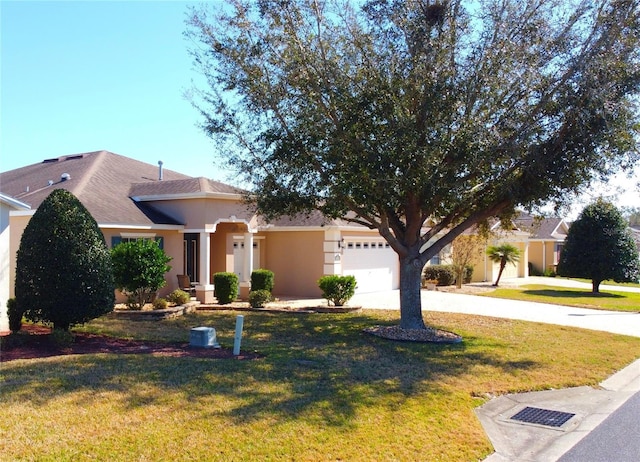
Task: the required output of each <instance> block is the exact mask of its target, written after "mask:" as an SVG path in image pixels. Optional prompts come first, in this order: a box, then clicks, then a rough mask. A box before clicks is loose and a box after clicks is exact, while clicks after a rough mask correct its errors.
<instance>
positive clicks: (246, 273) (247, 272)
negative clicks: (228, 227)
mask: <svg viewBox="0 0 640 462" xmlns="http://www.w3.org/2000/svg"><path fill="white" fill-rule="evenodd" d="M243 263H244V264H243V265H242V280H243V281H244V282H249V281H250V280H251V272H252V271H253V233H244V262H243Z"/></svg>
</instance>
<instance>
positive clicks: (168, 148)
mask: <svg viewBox="0 0 640 462" xmlns="http://www.w3.org/2000/svg"><path fill="white" fill-rule="evenodd" d="M214 1H222V0H210V1H209V2H208V3H212V2H214ZM189 4H194V3H193V2H182V1H99V0H96V1H85V2H77V1H38V2H36V1H28V0H27V1H5V0H0V21H1V24H0V30H1V50H0V56H1V60H0V76H1V80H0V171H7V170H12V169H15V168H18V167H22V166H25V165H30V164H33V163H38V162H41V161H42V160H44V159H48V158H52V157H58V156H63V155H69V154H75V153H81V152H88V151H96V150H101V149H106V150H109V151H112V152H115V153H118V154H122V155H124V156H127V157H132V158H135V159H138V160H141V161H144V162H148V163H150V164H154V165H155V164H157V162H158V161H159V160H162V161H163V162H164V166H165V168H168V169H171V170H176V171H179V172H181V173H185V174H187V175H191V176H204V177H208V178H213V179H216V180H219V181H225V182H229V183H232V184H233V179H232V178H233V177H232V175H231V174H230V172H228V171H224V170H221V168H220V166H219V164H218V166H214V160H215V159H216V153H215V151H214V148H213V145H212V143H211V142H210V140H209V139H208V138H207V137H206V136H205V135H204V134H203V132H202V131H201V130H200V129H199V128H197V126H196V125H197V123H198V122H199V115H198V113H197V112H196V110H195V109H194V108H193V107H192V106H191V105H190V103H189V102H188V101H187V100H185V98H184V97H183V93H184V91H185V90H187V89H189V88H190V87H191V81H192V80H193V79H196V80H197V79H198V78H199V76H198V74H197V73H196V72H195V71H193V69H192V65H191V58H190V57H189V55H188V52H187V50H188V47H189V44H188V42H187V41H186V40H185V39H184V38H183V35H182V33H183V31H184V30H185V27H186V26H185V19H186V14H187V11H188V8H187V7H188V5H189ZM634 183H640V169H638V172H636V176H635V179H634V180H626V179H624V178H622V177H620V178H618V179H616V180H614V181H610V183H609V184H610V188H609V189H610V190H609V191H606V190H604V189H603V188H601V187H600V188H592V189H591V194H594V191H595V193H596V194H599V193H601V192H604V193H609V194H613V193H615V192H616V191H615V189H616V188H617V189H618V191H617V193H618V195H617V197H616V199H615V202H616V204H617V205H618V206H627V207H630V206H636V207H640V191H639V190H638V188H637V187H635V185H634ZM590 199H591V197H590V196H585V197H583V198H582V202H581V203H578V205H577V206H576V210H578V211H579V209H581V208H582V207H583V206H584V205H585V203H586V202H588V201H589V200H590ZM574 215H575V211H574Z"/></svg>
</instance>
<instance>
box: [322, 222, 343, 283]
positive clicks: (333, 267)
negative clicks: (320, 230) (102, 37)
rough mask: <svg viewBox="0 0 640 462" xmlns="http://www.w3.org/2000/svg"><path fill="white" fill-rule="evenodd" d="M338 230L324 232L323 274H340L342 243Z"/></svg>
mask: <svg viewBox="0 0 640 462" xmlns="http://www.w3.org/2000/svg"><path fill="white" fill-rule="evenodd" d="M341 237H342V236H341V234H340V231H338V230H334V229H333V230H332V229H328V230H325V232H324V243H323V251H324V267H323V268H324V274H325V275H332V274H338V275H341V274H342V250H343V249H342V243H341Z"/></svg>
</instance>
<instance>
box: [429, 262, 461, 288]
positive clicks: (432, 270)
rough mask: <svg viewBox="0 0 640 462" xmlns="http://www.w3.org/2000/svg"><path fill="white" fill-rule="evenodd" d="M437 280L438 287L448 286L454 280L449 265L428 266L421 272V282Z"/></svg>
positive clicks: (453, 274)
mask: <svg viewBox="0 0 640 462" xmlns="http://www.w3.org/2000/svg"><path fill="white" fill-rule="evenodd" d="M429 279H431V280H437V281H438V285H439V286H450V285H452V284H453V283H454V282H455V280H456V275H455V273H454V271H453V268H452V267H451V265H429V266H426V267H425V269H424V271H423V272H422V280H423V281H424V280H429Z"/></svg>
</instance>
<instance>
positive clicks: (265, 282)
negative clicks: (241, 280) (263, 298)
mask: <svg viewBox="0 0 640 462" xmlns="http://www.w3.org/2000/svg"><path fill="white" fill-rule="evenodd" d="M273 281H274V275H273V271H270V270H267V269H257V270H254V271H253V272H252V273H251V290H252V291H255V290H266V291H267V292H269V293H271V292H273V284H274V282H273Z"/></svg>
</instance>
